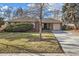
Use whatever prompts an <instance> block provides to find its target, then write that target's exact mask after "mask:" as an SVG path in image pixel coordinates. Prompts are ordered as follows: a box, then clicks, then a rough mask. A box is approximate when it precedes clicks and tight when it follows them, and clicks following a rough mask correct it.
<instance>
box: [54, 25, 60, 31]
mask: <svg viewBox="0 0 79 59" xmlns="http://www.w3.org/2000/svg"><path fill="white" fill-rule="evenodd" d="M53 30H61V24H53Z"/></svg>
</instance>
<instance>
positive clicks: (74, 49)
mask: <svg viewBox="0 0 79 59" xmlns="http://www.w3.org/2000/svg"><path fill="white" fill-rule="evenodd" d="M53 33H54V34H55V36H56V38H57V39H58V41H59V43H60V44H61V46H62V48H63V50H64V52H65V55H79V36H76V35H74V33H71V32H65V31H59V32H58V31H53Z"/></svg>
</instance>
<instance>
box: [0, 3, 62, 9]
mask: <svg viewBox="0 0 79 59" xmlns="http://www.w3.org/2000/svg"><path fill="white" fill-rule="evenodd" d="M62 5H63V4H62V3H54V4H53V8H55V9H61V7H62ZM0 6H9V7H16V8H19V7H22V8H23V9H25V8H27V7H28V4H27V3H0Z"/></svg>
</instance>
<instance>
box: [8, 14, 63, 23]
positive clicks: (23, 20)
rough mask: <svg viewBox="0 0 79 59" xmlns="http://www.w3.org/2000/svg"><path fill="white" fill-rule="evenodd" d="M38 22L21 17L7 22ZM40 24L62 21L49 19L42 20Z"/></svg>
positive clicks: (30, 18) (34, 19)
mask: <svg viewBox="0 0 79 59" xmlns="http://www.w3.org/2000/svg"><path fill="white" fill-rule="evenodd" d="M39 21H40V19H38V18H32V17H27V16H21V17H17V18H13V19H12V20H8V21H7V22H39ZM42 22H44V23H62V21H60V20H56V19H50V18H48V19H47V18H45V19H42Z"/></svg>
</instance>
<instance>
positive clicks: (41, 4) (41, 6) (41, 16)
mask: <svg viewBox="0 0 79 59" xmlns="http://www.w3.org/2000/svg"><path fill="white" fill-rule="evenodd" d="M43 5H44V3H40V24H39V26H40V27H39V33H40V40H42V18H43V15H42V13H43Z"/></svg>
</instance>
